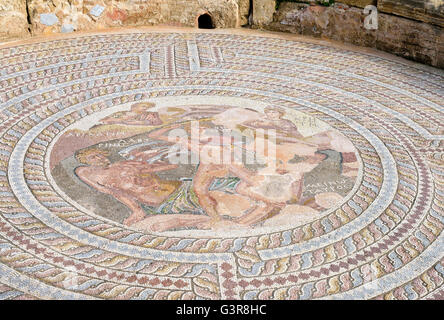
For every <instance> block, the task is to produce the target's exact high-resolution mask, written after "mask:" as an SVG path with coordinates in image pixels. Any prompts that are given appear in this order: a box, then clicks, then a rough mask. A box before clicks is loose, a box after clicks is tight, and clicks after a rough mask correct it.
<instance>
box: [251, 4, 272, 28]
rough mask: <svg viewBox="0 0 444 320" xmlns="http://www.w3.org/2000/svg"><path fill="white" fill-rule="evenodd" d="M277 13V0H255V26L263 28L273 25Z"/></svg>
mask: <svg viewBox="0 0 444 320" xmlns="http://www.w3.org/2000/svg"><path fill="white" fill-rule="evenodd" d="M275 11H276V1H275V0H253V24H254V25H255V26H258V27H261V26H263V25H265V24H268V23H271V22H272V21H273V14H274V12H275Z"/></svg>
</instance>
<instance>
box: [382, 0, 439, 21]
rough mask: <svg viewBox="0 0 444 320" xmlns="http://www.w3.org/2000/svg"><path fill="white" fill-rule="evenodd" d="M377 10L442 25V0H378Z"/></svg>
mask: <svg viewBox="0 0 444 320" xmlns="http://www.w3.org/2000/svg"><path fill="white" fill-rule="evenodd" d="M378 10H379V11H380V12H386V13H391V14H395V15H398V16H401V17H406V18H410V19H414V20H419V21H423V22H427V23H432V24H435V25H438V26H441V27H444V1H443V0H378Z"/></svg>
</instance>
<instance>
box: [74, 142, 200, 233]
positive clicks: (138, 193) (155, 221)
mask: <svg viewBox="0 0 444 320" xmlns="http://www.w3.org/2000/svg"><path fill="white" fill-rule="evenodd" d="M107 156H108V154H107V152H106V151H103V150H99V149H87V150H83V151H81V152H79V153H78V154H77V156H76V157H77V159H78V161H79V162H81V163H82V164H85V165H87V166H81V167H78V168H76V170H75V173H76V174H77V176H78V177H79V178H80V179H81V180H82V181H83V182H85V183H86V184H88V185H89V186H91V187H92V188H94V189H96V190H97V191H100V192H103V193H106V194H109V195H112V196H113V197H115V198H116V199H117V200H119V201H120V202H122V203H123V204H125V205H126V206H127V207H128V208H129V209H130V210H131V215H130V217H129V218H127V219H126V220H125V221H124V224H126V225H133V224H135V223H137V222H139V221H141V220H143V219H145V218H146V216H147V214H146V212H145V211H144V210H143V209H142V207H141V204H146V205H149V206H159V205H160V204H162V203H163V202H164V201H165V200H167V199H168V198H169V197H170V196H171V195H172V194H173V193H174V192H175V191H176V190H177V189H178V188H179V186H180V185H181V183H180V181H166V180H163V179H160V178H159V177H158V176H156V175H155V173H157V172H162V171H167V170H171V169H174V168H176V167H177V165H175V164H168V163H156V164H148V163H147V162H146V160H147V159H146V158H144V155H143V152H134V154H133V157H134V160H130V161H119V162H116V163H111V162H110V160H109V159H108V157H107ZM149 156H150V157H151V156H153V155H152V154H150V155H149ZM207 220H208V219H207V218H206V217H204V216H198V215H193V214H190V215H187V214H182V215H180V216H179V215H174V216H168V215H161V216H160V217H152V219H151V220H149V221H145V224H146V227H147V229H150V230H152V231H163V229H164V228H167V229H169V228H174V227H179V226H180V227H183V226H187V225H190V226H197V225H199V223H204V222H205V223H206V222H207ZM156 226H157V227H156Z"/></svg>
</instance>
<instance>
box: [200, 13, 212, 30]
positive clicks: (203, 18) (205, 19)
mask: <svg viewBox="0 0 444 320" xmlns="http://www.w3.org/2000/svg"><path fill="white" fill-rule="evenodd" d="M197 24H198V27H199V29H214V23H213V19H212V18H211V16H210V15H209V14H208V13H204V14H202V15H200V16H199V18H198V19H197Z"/></svg>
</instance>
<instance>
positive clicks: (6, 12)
mask: <svg viewBox="0 0 444 320" xmlns="http://www.w3.org/2000/svg"><path fill="white" fill-rule="evenodd" d="M28 28H29V25H28V14H27V11H26V0H0V40H1V39H7V38H24V37H28V36H29V35H30V34H29V29H28Z"/></svg>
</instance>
